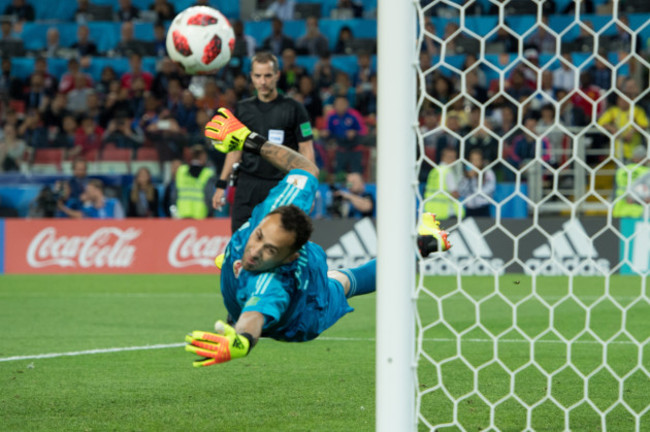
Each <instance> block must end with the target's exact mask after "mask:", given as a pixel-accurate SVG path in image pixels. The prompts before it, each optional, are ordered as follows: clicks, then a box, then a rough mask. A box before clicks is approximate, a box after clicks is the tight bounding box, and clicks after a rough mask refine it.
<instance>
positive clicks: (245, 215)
mask: <svg viewBox="0 0 650 432" xmlns="http://www.w3.org/2000/svg"><path fill="white" fill-rule="evenodd" d="M235 116H237V118H238V119H239V120H241V122H242V123H243V124H245V125H246V126H247V127H248V128H249V129H250V130H252V131H253V132H257V133H258V134H260V135H263V136H265V137H266V138H267V139H268V140H269V141H270V142H272V143H275V144H282V145H285V146H287V147H290V148H292V149H293V150H296V151H298V143H300V142H304V141H310V140H312V138H313V135H312V131H311V124H310V122H309V115H308V114H307V110H306V109H305V107H304V106H303V105H302V104H301V103H299V102H297V101H295V100H293V99H291V98H289V97H286V96H284V95H282V94H278V96H277V97H276V98H275V99H273V100H272V101H271V102H262V101H261V100H259V99H258V98H257V96H253V97H250V98H248V99H243V100H242V101H240V102H239V103H238V104H237V108H236V109H235ZM284 175H285V174H284V173H283V172H282V171H280V170H278V169H276V168H275V167H273V165H271V164H270V163H268V162H267V161H265V160H263V159H262V158H261V157H260V156H258V155H255V154H252V153H249V152H242V155H241V161H240V162H239V170H238V178H237V189H236V190H235V201H234V203H233V210H232V219H231V226H232V232H233V233H234V232H235V231H237V230H238V229H239V227H240V226H242V225H243V224H244V223H245V222H246V221H247V220H248V219H249V218H250V217H251V214H252V213H253V209H254V208H255V206H256V205H257V204H259V203H261V202H262V201H264V200H265V199H266V197H267V195H268V194H269V191H270V190H271V189H273V187H274V186H275V185H277V184H278V181H280V180H281V179H282V178H283V177H284Z"/></svg>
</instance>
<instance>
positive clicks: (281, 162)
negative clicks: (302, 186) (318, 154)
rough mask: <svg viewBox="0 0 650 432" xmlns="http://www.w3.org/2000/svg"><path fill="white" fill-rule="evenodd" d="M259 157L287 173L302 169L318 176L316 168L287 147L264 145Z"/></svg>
mask: <svg viewBox="0 0 650 432" xmlns="http://www.w3.org/2000/svg"><path fill="white" fill-rule="evenodd" d="M260 155H261V156H262V157H263V158H264V159H265V160H267V161H268V162H269V163H270V164H271V165H273V166H274V167H276V168H277V169H279V170H281V171H284V172H289V171H291V170H292V169H302V170H305V171H308V172H310V173H312V174H314V175H315V176H318V168H316V166H315V165H314V164H313V163H312V162H311V161H310V160H309V159H307V158H306V157H304V156H303V155H301V154H300V153H298V152H297V151H295V150H292V149H290V148H289V147H285V146H281V145H277V144H272V143H270V142H268V141H267V142H266V143H264V145H263V146H262V148H261V149H260Z"/></svg>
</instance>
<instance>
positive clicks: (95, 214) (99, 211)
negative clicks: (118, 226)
mask: <svg viewBox="0 0 650 432" xmlns="http://www.w3.org/2000/svg"><path fill="white" fill-rule="evenodd" d="M83 200H84V203H83V206H81V208H80V209H79V210H75V209H73V208H70V207H68V206H67V205H66V203H63V201H62V200H59V201H58V204H57V207H58V209H59V210H60V211H61V212H62V213H63V214H65V215H66V216H67V217H70V218H73V219H82V218H91V219H123V218H124V209H123V208H122V204H120V202H119V201H118V200H117V199H116V198H108V197H106V196H105V195H104V183H103V182H102V181H101V180H99V179H91V180H89V181H88V184H87V185H86V189H85V191H84V193H83Z"/></svg>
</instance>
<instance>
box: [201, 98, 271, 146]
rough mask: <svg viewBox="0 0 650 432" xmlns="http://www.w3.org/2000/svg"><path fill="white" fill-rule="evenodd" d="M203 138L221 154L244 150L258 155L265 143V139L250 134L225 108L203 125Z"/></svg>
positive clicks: (253, 133) (220, 109)
mask: <svg viewBox="0 0 650 432" xmlns="http://www.w3.org/2000/svg"><path fill="white" fill-rule="evenodd" d="M205 136H206V137H207V138H209V139H210V140H212V145H213V146H214V148H216V149H217V150H219V151H220V152H222V153H229V152H231V151H239V150H245V151H249V152H252V153H256V154H260V148H261V147H262V145H263V144H264V143H265V142H266V138H264V137H262V136H261V135H258V134H256V133H255V132H251V130H250V129H248V128H247V127H246V126H245V125H244V124H243V123H242V122H240V121H239V119H238V118H237V117H235V116H234V115H233V113H231V112H230V110H228V109H227V108H219V110H218V111H217V114H215V116H214V117H212V120H210V121H209V122H208V123H207V124H206V125H205Z"/></svg>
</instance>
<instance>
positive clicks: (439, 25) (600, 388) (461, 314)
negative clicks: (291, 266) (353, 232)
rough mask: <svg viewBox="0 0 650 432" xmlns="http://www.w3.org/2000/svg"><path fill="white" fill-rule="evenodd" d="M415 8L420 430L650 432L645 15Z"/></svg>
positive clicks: (510, 6)
mask: <svg viewBox="0 0 650 432" xmlns="http://www.w3.org/2000/svg"><path fill="white" fill-rule="evenodd" d="M415 3H416V6H415V9H417V10H416V11H414V13H417V17H418V18H417V19H418V25H417V27H418V34H417V36H418V38H417V43H418V46H417V52H418V53H419V59H418V60H419V61H418V65H417V67H416V69H417V87H418V88H417V108H416V109H417V115H418V117H419V119H418V120H419V122H418V123H419V127H418V130H417V132H416V134H417V148H418V159H417V170H418V175H419V179H418V180H419V181H418V182H417V183H418V186H417V187H415V194H416V195H417V197H418V210H419V214H422V212H424V211H432V212H434V213H437V214H438V216H439V218H440V219H443V220H442V225H443V226H444V227H445V228H446V229H447V230H448V231H449V232H450V233H451V234H450V239H451V243H452V244H453V247H452V249H451V250H450V251H449V252H448V253H445V254H442V253H440V254H436V255H435V256H432V257H428V258H422V257H420V258H419V259H418V268H417V269H418V276H417V283H416V285H417V289H416V293H415V298H416V300H415V309H416V311H415V312H414V313H415V319H416V354H415V356H416V361H417V369H416V371H417V372H416V375H417V376H416V388H415V393H416V401H415V409H416V411H417V413H416V416H417V420H416V421H417V427H418V430H431V431H447V430H450V431H452V430H462V431H476V430H492V431H506V430H507V431H514V430H517V431H519V430H536V431H540V430H549V431H557V430H575V431H578V430H580V431H594V430H612V431H620V430H631V431H632V430H635V431H641V430H650V342H649V341H650V299H649V297H648V291H647V288H646V287H647V285H646V275H647V272H648V261H649V256H650V254H649V253H648V250H649V248H648V246H647V243H648V238H649V237H648V234H650V225H649V224H648V211H647V208H648V206H647V202H648V199H649V198H650V193H649V192H648V191H649V186H650V181H648V178H646V173H647V168H646V167H645V164H646V162H647V161H648V159H647V154H648V153H647V150H646V148H647V147H646V145H647V143H648V139H649V138H650V135H649V134H648V132H647V130H648V111H647V110H646V108H647V106H648V105H647V102H648V97H647V96H648V92H649V82H648V70H649V68H650V64H649V63H648V60H647V59H648V56H647V53H648V50H649V47H648V43H649V38H650V10H648V8H647V5H646V4H645V3H644V2H619V1H618V0H614V1H610V2H606V1H593V2H583V1H576V2H574V1H569V0H565V1H561V0H556V1H554V2H549V1H540V0H529V1H520V0H510V1H508V0H503V1H500V0H499V1H497V0H485V1H479V0H475V1H472V0H470V1H460V0H457V1H452V0H433V1H427V0H423V1H420V2H415ZM635 5H636V6H635ZM635 7H636V9H635ZM625 8H628V9H625ZM380 31H381V29H380ZM380 42H381V41H380ZM381 73H382V71H381V69H380V70H379V74H381ZM476 149H478V150H476ZM380 151H381V149H380ZM479 154H480V155H479ZM381 234H382V233H381V231H380V232H379V235H380V239H381Z"/></svg>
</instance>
